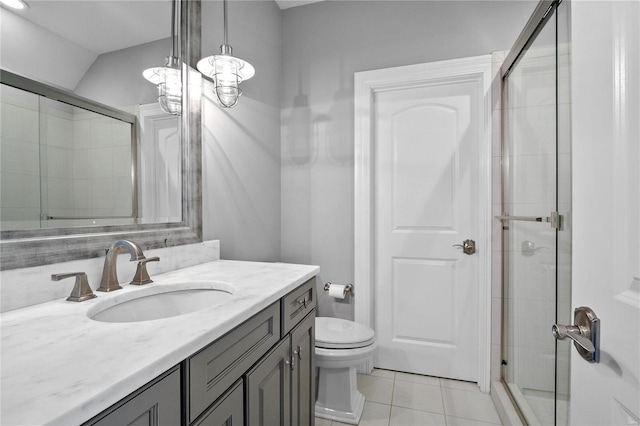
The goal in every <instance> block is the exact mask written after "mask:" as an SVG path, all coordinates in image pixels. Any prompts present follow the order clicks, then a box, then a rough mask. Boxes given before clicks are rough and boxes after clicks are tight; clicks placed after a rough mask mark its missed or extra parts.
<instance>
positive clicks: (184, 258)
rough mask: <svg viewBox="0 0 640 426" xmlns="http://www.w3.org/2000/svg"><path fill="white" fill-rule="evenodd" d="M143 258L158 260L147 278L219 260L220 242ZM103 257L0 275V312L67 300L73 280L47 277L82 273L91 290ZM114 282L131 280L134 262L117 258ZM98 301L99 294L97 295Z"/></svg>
mask: <svg viewBox="0 0 640 426" xmlns="http://www.w3.org/2000/svg"><path fill="white" fill-rule="evenodd" d="M144 254H145V256H146V257H152V256H158V257H160V261H159V262H150V263H148V264H147V269H148V271H149V275H150V276H151V278H152V279H153V277H154V275H157V274H162V273H165V272H170V271H174V270H176V269H181V268H186V267H189V266H193V265H197V264H200V263H205V262H211V261H214V260H219V259H220V241H218V240H212V241H205V242H202V243H197V244H189V245H184V246H176V247H167V248H162V249H155V250H146V251H145V252H144ZM104 259H105V258H104V257H98V258H94V259H83V260H74V261H71V262H64V263H55V264H52V265H43V266H35V267H33V268H23V269H11V270H7V271H1V272H0V312H7V311H12V310H14V309H20V308H25V307H27V306H31V305H37V304H39V303H45V302H49V301H52V300H56V299H63V298H66V297H67V296H69V293H70V292H71V289H72V288H73V285H74V280H73V279H68V280H64V281H58V282H53V281H51V274H57V273H64V272H86V274H87V277H88V279H89V285H90V286H91V288H92V289H93V290H95V289H96V288H98V286H99V285H100V279H101V277H102V267H103V265H104ZM117 270H118V281H119V282H121V283H126V282H129V281H130V280H131V278H133V275H134V274H135V271H136V262H130V261H129V255H127V254H122V255H120V256H118V269H117ZM98 297H99V294H98Z"/></svg>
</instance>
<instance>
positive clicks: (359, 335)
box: [316, 317, 375, 349]
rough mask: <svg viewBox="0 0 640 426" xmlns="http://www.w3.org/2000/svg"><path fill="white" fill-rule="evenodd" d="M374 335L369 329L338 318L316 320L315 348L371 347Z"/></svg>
mask: <svg viewBox="0 0 640 426" xmlns="http://www.w3.org/2000/svg"><path fill="white" fill-rule="evenodd" d="M374 340H375V333H374V331H373V330H372V329H370V328H369V327H367V326H365V325H362V324H358V323H356V322H353V321H347V320H343V319H340V318H329V317H318V318H316V347H319V348H326V349H353V348H362V347H365V346H369V345H371V344H372V343H373V342H374Z"/></svg>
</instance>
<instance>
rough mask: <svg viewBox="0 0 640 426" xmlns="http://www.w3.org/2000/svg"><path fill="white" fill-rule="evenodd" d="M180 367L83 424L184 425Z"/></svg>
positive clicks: (125, 425) (116, 425)
mask: <svg viewBox="0 0 640 426" xmlns="http://www.w3.org/2000/svg"><path fill="white" fill-rule="evenodd" d="M181 417H182V412H181V410H180V367H179V366H176V367H174V368H172V369H171V370H169V371H167V372H166V373H164V374H162V375H161V376H160V377H158V378H157V379H155V380H153V381H151V382H150V383H149V384H147V385H145V386H143V387H142V388H140V389H138V390H137V391H136V392H134V393H132V394H131V395H129V396H128V397H126V398H124V399H123V400H122V401H120V402H118V403H117V404H115V405H114V406H113V407H111V408H109V409H107V410H105V411H104V412H102V413H100V414H99V415H98V416H96V417H94V418H93V419H91V420H89V421H88V422H87V423H85V424H84V425H83V426H89V425H91V426H94V425H95V426H159V425H179V424H181Z"/></svg>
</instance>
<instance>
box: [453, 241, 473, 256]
mask: <svg viewBox="0 0 640 426" xmlns="http://www.w3.org/2000/svg"><path fill="white" fill-rule="evenodd" d="M451 247H462V252H463V253H464V254H474V253H475V252H476V242H475V241H473V240H464V241H463V242H462V244H454V245H452V246H451Z"/></svg>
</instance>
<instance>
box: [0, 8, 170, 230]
mask: <svg viewBox="0 0 640 426" xmlns="http://www.w3.org/2000/svg"><path fill="white" fill-rule="evenodd" d="M174 15H176V14H175V13H174ZM171 16H172V11H171V8H170V4H169V2H167V1H147V2H132V1H119V2H112V1H108V2H105V1H46V2H44V1H33V2H31V3H30V7H29V8H27V9H24V10H22V11H16V12H15V13H14V12H11V11H7V12H5V11H4V10H3V14H2V21H3V22H2V23H3V36H4V35H9V34H11V35H12V36H14V37H15V36H17V35H19V36H20V38H21V40H23V43H22V44H20V46H19V47H18V46H16V45H17V43H10V44H3V46H2V67H3V68H5V69H7V68H8V69H9V70H11V71H13V72H15V73H16V74H18V75H21V76H23V77H34V79H35V80H36V81H37V80H40V81H41V82H43V83H45V84H47V85H49V86H51V90H53V91H56V90H60V89H57V88H56V86H58V87H62V88H63V90H68V91H70V92H73V94H74V95H78V96H82V97H83V98H87V99H89V100H90V101H92V102H94V101H95V102H98V103H102V104H104V105H105V106H108V107H114V108H117V109H119V110H122V111H124V112H126V113H128V114H126V116H127V117H133V118H134V119H135V116H138V118H139V119H140V118H142V117H140V113H141V110H144V111H145V117H144V120H145V122H146V123H145V124H146V126H145V130H147V131H149V132H151V133H145V134H142V132H140V134H139V135H138V136H139V137H140V138H144V141H143V140H140V141H135V140H132V139H131V137H132V135H135V127H133V128H132V126H131V123H135V121H132V120H131V119H129V118H126V119H125V121H124V122H123V123H118V122H116V121H113V120H111V122H110V124H107V121H108V120H110V119H105V120H100V119H98V118H93V119H91V120H89V119H87V118H86V116H85V118H80V117H82V114H79V113H78V112H77V109H76V110H75V113H73V112H64V107H63V106H62V104H59V106H58V107H55V108H54V107H53V106H52V104H51V101H50V102H44V100H43V99H42V98H41V99H40V101H39V102H38V103H39V110H38V111H39V120H38V121H37V122H33V123H24V122H22V121H13V120H7V119H6V117H4V114H3V123H8V125H9V126H14V123H15V125H17V126H26V125H29V126H32V128H38V127H39V128H40V136H39V146H40V150H39V157H40V167H39V169H40V170H41V172H43V173H41V176H40V182H39V192H40V197H39V202H38V205H37V206H36V205H35V203H34V202H33V200H31V201H29V202H28V203H27V200H23V201H24V202H18V203H16V202H15V201H21V200H12V199H10V198H12V196H11V195H8V196H7V197H2V200H0V201H1V202H0V208H2V209H3V210H4V215H3V216H4V218H3V219H2V225H1V229H2V230H7V229H33V228H54V227H72V226H90V225H124V224H134V223H163V222H171V221H173V222H175V221H180V220H181V219H182V217H181V212H180V211H176V210H180V205H181V198H182V196H181V188H180V174H181V173H180V156H179V155H177V156H176V154H177V152H176V151H178V153H179V149H178V147H172V146H169V143H179V137H177V136H178V135H179V128H178V120H171V119H167V118H166V117H162V115H160V116H157V115H150V114H148V111H149V108H148V107H153V105H155V104H157V103H156V98H157V92H156V90H155V88H154V87H153V85H151V84H149V83H148V82H147V81H146V80H144V78H143V76H142V71H143V70H144V69H145V68H146V66H147V64H151V63H153V64H156V63H157V62H159V61H161V60H162V58H164V56H165V54H166V52H167V51H168V47H167V46H173V45H174V42H173V40H172V38H171V35H172V34H171V25H170V20H169V18H170V17H171ZM106 17H108V18H106ZM74 18H75V19H74ZM4 27H8V28H4ZM172 49H173V47H172ZM52 51H54V52H56V53H55V55H56V57H55V58H54V57H52V56H51V55H52V53H51V52H52ZM61 60H62V61H64V62H66V64H65V65H66V66H65V67H64V70H62V69H59V68H58V67H57V64H59V62H60V61H61ZM27 90H30V88H27ZM0 95H1V96H2V98H3V99H6V102H5V101H4V100H3V105H8V104H9V103H10V102H12V100H11V99H10V96H6V95H7V93H6V90H3V93H0ZM45 96H47V95H45ZM70 96H71V95H70ZM64 101H65V102H68V99H67V100H64ZM71 103H72V104H74V100H73V98H72V99H71ZM74 105H77V104H74ZM22 111H26V110H25V109H24V108H23V109H22ZM70 111H72V110H70ZM15 112H16V109H15V108H14V109H13V110H12V111H11V113H15ZM156 122H158V123H156ZM168 125H169V126H170V129H168V128H167V126H168ZM159 126H161V127H162V129H163V130H164V131H163V132H160V131H157V130H158V127H159ZM3 127H4V126H3ZM141 130H142V129H141ZM167 130H169V131H170V133H171V134H167V133H166V132H167ZM15 131H19V129H15V130H11V129H8V130H7V132H3V133H15ZM51 132H53V134H52V133H51ZM113 132H115V133H113ZM153 136H155V137H156V139H154V138H153ZM157 138H160V139H157ZM4 139H6V138H3V151H4V153H10V154H11V156H12V157H15V158H16V159H17V160H20V159H22V157H25V156H26V154H24V153H22V152H17V149H16V144H15V141H16V140H15V138H10V139H11V141H12V142H6V141H4ZM59 139H62V140H63V141H59ZM125 139H126V140H125ZM131 142H134V144H133V145H132V144H131ZM143 142H144V144H143ZM7 144H12V145H14V147H13V148H8V147H5V146H4V145H7ZM125 145H128V147H127V146H125ZM25 146H26V145H25ZM26 147H28V148H32V147H31V146H26ZM154 147H155V148H154ZM138 149H139V150H140V151H141V152H139V153H138ZM32 153H33V152H32ZM63 153H65V154H66V155H65V156H64V157H63V156H62V154H63ZM138 154H139V155H138ZM167 155H169V156H170V157H166V156H167ZM136 158H139V160H140V161H139V163H138V162H135V160H136ZM131 166H132V167H133V168H132V167H131ZM140 167H145V168H148V169H149V170H144V171H140ZM59 169H64V170H59ZM49 171H53V172H54V173H53V175H51V174H50V173H49ZM3 172H4V170H3ZM4 174H6V173H3V175H4ZM17 175H18V174H16V173H14V174H12V175H11V178H15V177H16V176H17ZM23 176H25V177H24V179H23V180H25V179H26V180H31V181H33V180H34V179H36V176H34V175H32V174H29V175H28V176H26V175H25V174H23ZM3 177H4V176H3ZM137 177H140V178H141V180H140V181H139V182H137V181H136V180H135V179H136V178H137ZM132 178H133V179H134V181H133V182H132V181H131V179H132ZM156 179H159V184H160V187H156V185H155V183H156V182H158V181H157V180H156ZM14 180H15V179H14ZM11 182H12V181H11V180H8V181H7V183H8V184H9V183H11ZM25 185H26V188H27V189H29V190H33V189H34V188H35V187H34V184H33V182H32V183H31V184H26V183H25V182H19V185H11V190H10V191H9V192H8V193H10V192H14V193H15V192H16V191H18V188H19V187H24V186H25ZM138 191H139V192H140V193H142V194H151V196H147V195H145V196H144V197H141V198H138V197H136V192H138ZM35 197H36V195H35V192H34V195H32V196H30V198H35ZM8 198H9V199H8ZM138 202H141V203H142V204H140V205H139V204H138ZM145 202H146V203H150V204H148V205H145V204H144V203H145ZM25 204H28V205H25ZM37 207H39V209H40V211H39V213H38V214H37V215H36V213H35V210H36V208H37ZM24 208H28V209H29V214H28V215H26V216H24V215H23V214H22V213H25V212H24V210H23V209H24ZM168 210H171V211H168ZM138 213H140V216H139V215H138Z"/></svg>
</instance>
